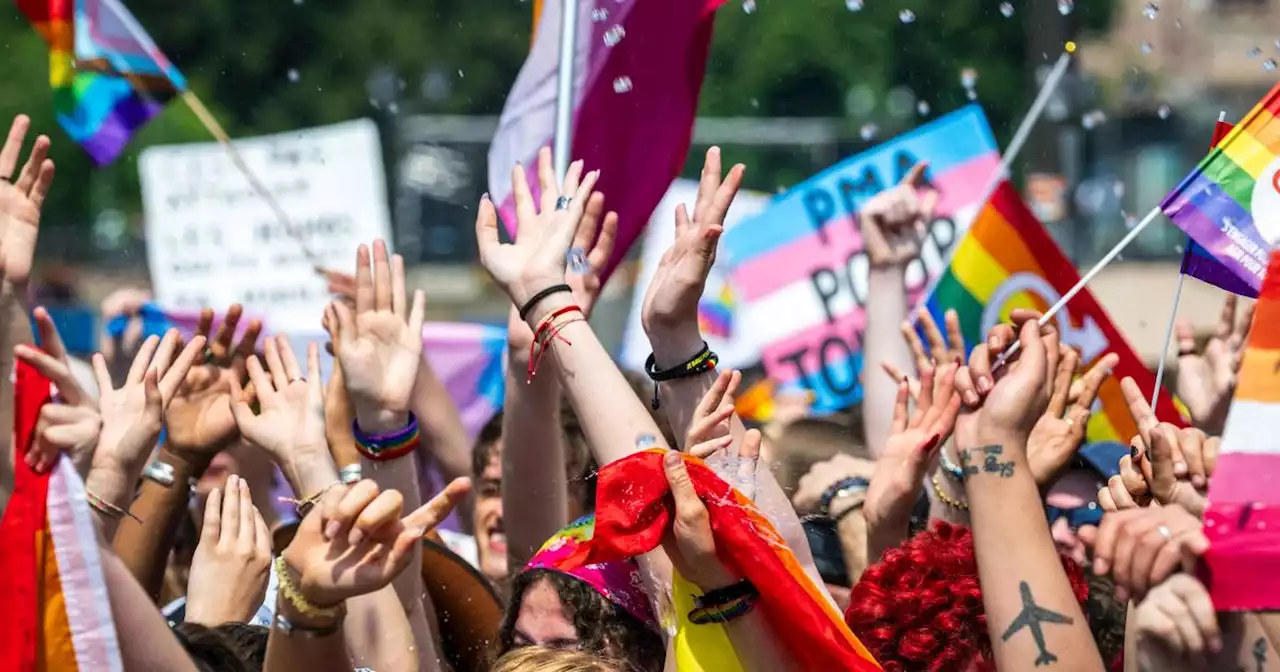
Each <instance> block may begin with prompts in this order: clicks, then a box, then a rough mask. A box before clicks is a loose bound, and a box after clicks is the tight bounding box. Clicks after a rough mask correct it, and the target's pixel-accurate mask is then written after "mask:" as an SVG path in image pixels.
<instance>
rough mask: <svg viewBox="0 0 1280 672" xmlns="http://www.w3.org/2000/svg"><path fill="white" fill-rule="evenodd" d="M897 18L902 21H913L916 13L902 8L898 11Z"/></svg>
mask: <svg viewBox="0 0 1280 672" xmlns="http://www.w3.org/2000/svg"><path fill="white" fill-rule="evenodd" d="M898 20H899V21H901V22H903V23H915V22H916V13H915V12H913V11H911V10H909V9H904V10H902V11H901V12H898Z"/></svg>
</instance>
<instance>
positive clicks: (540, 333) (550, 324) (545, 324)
mask: <svg viewBox="0 0 1280 672" xmlns="http://www.w3.org/2000/svg"><path fill="white" fill-rule="evenodd" d="M572 312H578V313H581V312H582V309H581V308H579V307H578V306H576V305H569V306H565V307H563V308H560V309H558V310H556V311H555V312H553V313H551V314H550V315H547V316H546V317H544V318H542V319H541V320H540V321H539V322H538V328H537V329H536V330H534V332H533V342H532V343H530V344H529V371H528V373H529V375H528V377H527V378H526V379H525V383H526V384H527V383H530V382H533V376H534V374H536V373H537V372H538V367H539V366H541V364H542V358H543V356H544V355H545V354H546V352H547V346H548V344H550V342H551V341H553V340H555V339H557V338H559V339H560V340H561V341H564V344H565V345H573V343H570V342H569V340H568V339H566V338H564V337H563V336H561V335H560V330H561V329H564V328H565V326H566V325H569V324H572V323H574V322H581V321H584V320H585V318H583V317H581V316H579V317H578V318H577V319H573V320H569V321H567V322H563V323H561V324H559V325H556V324H555V321H556V318H558V317H560V316H562V315H565V314H568V313H572ZM548 329H550V330H551V331H550V333H546V332H547V330H548ZM544 333H546V335H545V336H544Z"/></svg>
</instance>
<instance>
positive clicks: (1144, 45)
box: [1138, 42, 1151, 54]
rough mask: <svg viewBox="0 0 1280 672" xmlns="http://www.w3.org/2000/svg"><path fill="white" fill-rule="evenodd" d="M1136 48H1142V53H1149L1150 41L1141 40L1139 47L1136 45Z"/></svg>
mask: <svg viewBox="0 0 1280 672" xmlns="http://www.w3.org/2000/svg"><path fill="white" fill-rule="evenodd" d="M1138 48H1139V49H1141V50H1142V53H1144V54H1149V53H1151V43H1150V42H1143V43H1142V46H1141V47H1138Z"/></svg>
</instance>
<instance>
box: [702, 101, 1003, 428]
mask: <svg viewBox="0 0 1280 672" xmlns="http://www.w3.org/2000/svg"><path fill="white" fill-rule="evenodd" d="M919 161H927V162H928V163H929V172H928V173H927V177H928V179H929V182H930V183H931V184H932V186H933V188H934V189H936V190H937V191H938V194H939V199H938V205H937V207H936V208H935V209H934V218H933V221H932V222H930V224H929V230H928V233H927V235H926V238H925V240H924V242H923V244H922V245H921V252H920V256H919V258H918V259H916V260H913V261H912V262H911V263H910V264H909V265H908V266H907V273H906V283H907V287H906V291H907V295H908V298H909V300H910V301H911V302H915V301H917V300H919V299H920V298H921V297H922V296H923V295H924V294H925V293H926V289H927V287H928V286H929V284H930V283H931V282H932V281H933V280H934V279H935V278H937V276H938V274H939V273H941V272H942V270H943V269H944V268H945V259H946V258H947V256H948V254H949V253H950V252H951V250H952V248H953V247H954V245H955V243H956V241H957V240H958V239H959V238H960V236H961V235H962V234H963V232H964V230H965V229H966V228H967V227H968V225H969V221H970V220H972V219H973V216H974V214H976V213H977V212H978V210H979V209H981V207H982V197H983V189H984V187H985V186H986V185H987V184H988V183H989V182H990V180H991V176H992V175H994V174H995V171H996V170H997V169H998V167H999V165H1000V153H999V151H997V148H996V141H995V137H994V136H993V135H992V134H991V128H990V126H988V125H987V119H986V116H985V115H983V113H982V108H980V107H978V106H976V105H969V106H967V107H964V108H961V109H959V110H956V111H955V112H952V113H950V114H947V115H945V116H942V117H939V118H937V119H935V120H933V121H932V122H930V123H928V124H925V125H923V126H920V127H918V128H916V129H914V130H912V131H910V132H908V133H905V134H903V135H901V136H898V137H896V138H894V139H892V140H890V141H888V142H885V143H883V144H881V145H878V146H876V147H874V148H872V149H870V150H867V151H866V152H863V153H861V154H857V155H855V156H851V157H849V158H847V159H845V160H843V161H841V162H839V163H837V164H835V165H833V166H831V167H829V168H827V169H826V170H823V171H822V172H820V173H818V174H817V175H814V176H813V177H811V178H809V179H808V180H805V181H804V182H802V183H800V184H797V185H795V186H794V187H792V188H791V189H789V190H788V191H787V192H786V193H784V194H781V195H779V196H777V197H776V198H774V199H773V200H772V201H770V202H769V204H768V206H767V207H766V208H765V209H764V210H763V211H761V212H760V213H759V214H757V215H755V216H754V217H750V218H748V219H744V220H743V221H742V222H740V223H739V224H738V225H737V226H734V227H733V228H731V229H728V230H727V231H725V233H724V236H723V237H722V238H721V239H720V250H721V252H722V253H723V255H722V257H723V258H724V259H725V261H726V263H728V265H729V269H728V271H729V272H728V279H729V282H730V283H731V284H732V285H733V290H734V297H735V299H736V300H737V302H738V306H739V308H738V310H737V311H736V313H735V317H736V318H737V319H736V324H735V325H734V329H735V330H736V331H737V332H739V333H741V334H742V336H743V338H746V339H750V340H751V341H752V342H753V343H754V344H755V345H756V346H757V348H758V349H759V351H760V353H761V356H760V359H761V363H762V364H763V365H764V369H765V372H766V373H768V374H769V377H770V378H773V379H774V380H776V381H778V383H779V384H781V386H782V388H783V389H788V390H791V389H797V388H803V389H805V390H807V391H810V392H813V393H814V408H815V410H818V411H820V412H831V411H836V410H839V409H841V408H845V407H847V406H849V405H851V404H854V403H857V402H858V401H860V400H861V399H862V383H861V377H862V333H863V331H864V329H865V328H866V323H867V311H866V307H865V306H866V303H867V282H868V265H867V256H866V252H865V250H864V249H863V245H862V233H861V229H860V227H859V226H858V210H859V209H860V208H861V207H862V206H863V204H865V203H866V202H867V201H868V200H869V199H870V198H872V197H873V196H875V195H876V194H877V193H879V192H880V191H881V190H883V189H887V188H890V187H892V186H894V185H895V184H897V183H899V182H901V181H902V178H903V177H904V176H905V175H906V174H907V173H908V172H910V170H911V167H912V166H914V165H915V164H916V163H917V162H919ZM877 375H879V374H877Z"/></svg>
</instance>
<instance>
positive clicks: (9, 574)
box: [0, 362, 124, 672]
mask: <svg viewBox="0 0 1280 672" xmlns="http://www.w3.org/2000/svg"><path fill="white" fill-rule="evenodd" d="M15 380H16V382H15V384H14V387H15V396H14V438H15V441H14V444H15V452H16V453H17V455H16V457H17V459H16V460H15V465H16V468H15V472H16V473H15V474H14V489H13V496H12V498H10V500H9V505H8V508H6V509H5V513H4V519H3V521H0V548H3V549H4V552H3V553H0V613H3V614H4V615H5V625H4V627H3V628H0V669H3V670H7V671H13V672H42V671H43V670H58V671H59V672H64V671H65V672H76V671H77V670H106V671H108V672H113V671H116V670H123V669H124V665H123V662H122V661H121V658H120V647H119V642H118V641H117V639H116V628H115V623H114V621H113V620H112V616H111V604H110V601H109V600H108V595H107V585H106V580H105V578H104V576H103V572H102V559H101V556H100V549H99V548H98V543H97V532H96V528H95V523H94V520H93V513H92V511H91V510H90V509H89V504H88V502H87V500H86V498H85V491H84V483H83V482H81V481H80V476H79V475H78V474H77V473H76V470H75V467H74V466H72V464H71V461H70V459H68V458H67V457H66V456H63V457H62V458H61V461H60V462H59V463H58V464H57V466H56V467H55V468H54V469H53V471H52V472H50V473H47V474H36V473H35V472H34V471H32V470H31V469H30V468H29V467H27V466H26V463H25V462H24V461H23V456H25V455H26V453H27V451H28V450H30V448H31V445H32V441H33V440H34V438H35V431H36V429H35V428H36V421H37V419H38V418H39V416H40V409H41V408H42V407H43V406H44V405H45V404H46V403H49V402H50V398H51V395H50V389H51V388H50V382H49V380H48V379H46V378H44V377H42V376H41V375H40V374H39V373H37V372H36V371H35V369H33V368H31V367H30V366H28V365H27V364H24V363H21V362H19V363H18V366H17V373H16V377H15Z"/></svg>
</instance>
